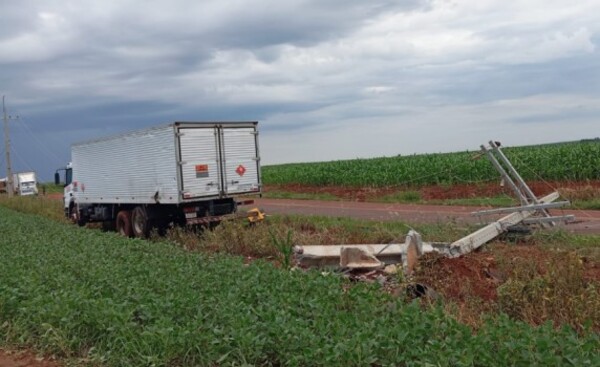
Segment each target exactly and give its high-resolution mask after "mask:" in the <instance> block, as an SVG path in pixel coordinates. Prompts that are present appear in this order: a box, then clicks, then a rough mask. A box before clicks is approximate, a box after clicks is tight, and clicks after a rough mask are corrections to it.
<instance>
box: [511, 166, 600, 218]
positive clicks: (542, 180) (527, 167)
mask: <svg viewBox="0 0 600 367" xmlns="http://www.w3.org/2000/svg"><path fill="white" fill-rule="evenodd" d="M512 159H513V160H514V161H516V162H517V163H519V164H520V165H521V166H523V167H525V169H527V170H528V171H529V172H531V173H532V174H533V175H534V176H535V177H536V178H537V179H539V180H540V181H541V182H542V183H544V184H545V185H546V186H548V187H549V188H551V189H552V190H553V191H556V192H559V190H558V188H556V187H554V186H553V185H552V184H551V183H550V182H548V181H546V180H545V179H544V178H543V177H542V176H541V175H540V174H538V173H537V172H536V171H535V170H534V169H533V168H531V167H529V166H528V165H527V164H525V163H524V162H523V161H521V160H520V159H518V158H512ZM560 195H561V196H563V197H565V198H566V199H568V200H569V201H571V202H572V201H573V200H571V199H570V198H569V197H567V196H566V195H565V194H564V193H560ZM575 210H577V211H578V212H579V213H581V214H583V215H584V216H585V217H586V218H593V217H592V216H591V215H590V214H589V213H586V212H585V210H581V209H579V208H575ZM562 213H564V209H562Z"/></svg>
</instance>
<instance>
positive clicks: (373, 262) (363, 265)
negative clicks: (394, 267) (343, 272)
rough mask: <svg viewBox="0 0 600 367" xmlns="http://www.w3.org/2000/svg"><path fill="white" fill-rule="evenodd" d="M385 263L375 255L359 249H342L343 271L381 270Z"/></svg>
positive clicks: (341, 261)
mask: <svg viewBox="0 0 600 367" xmlns="http://www.w3.org/2000/svg"><path fill="white" fill-rule="evenodd" d="M383 265H384V264H383V263H382V262H381V261H379V260H378V259H377V258H376V257H375V255H373V253H371V252H369V251H367V250H366V249H363V248H359V247H342V248H341V249H340V268H342V269H346V268H347V269H380V268H382V267H383Z"/></svg>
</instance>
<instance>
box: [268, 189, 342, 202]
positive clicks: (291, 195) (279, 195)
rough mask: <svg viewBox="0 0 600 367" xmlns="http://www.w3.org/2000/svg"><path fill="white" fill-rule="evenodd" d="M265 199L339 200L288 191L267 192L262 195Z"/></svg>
mask: <svg viewBox="0 0 600 367" xmlns="http://www.w3.org/2000/svg"><path fill="white" fill-rule="evenodd" d="M263 197H264V198H267V199H294V200H324V201H339V200H341V198H339V197H337V196H335V195H333V194H329V193H305V192H290V191H279V190H277V191H275V190H269V191H267V192H265V193H264V194H263Z"/></svg>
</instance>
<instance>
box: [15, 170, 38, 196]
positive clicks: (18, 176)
mask: <svg viewBox="0 0 600 367" xmlns="http://www.w3.org/2000/svg"><path fill="white" fill-rule="evenodd" d="M13 185H14V188H15V194H17V195H20V196H28V195H37V194H38V188H37V178H36V176H35V172H33V171H28V172H19V173H15V174H13Z"/></svg>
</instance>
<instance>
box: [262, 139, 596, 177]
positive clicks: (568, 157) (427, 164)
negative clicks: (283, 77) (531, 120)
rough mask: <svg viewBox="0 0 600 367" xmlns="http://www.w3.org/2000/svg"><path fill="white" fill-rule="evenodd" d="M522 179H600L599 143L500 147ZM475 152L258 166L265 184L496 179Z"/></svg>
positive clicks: (494, 172)
mask: <svg viewBox="0 0 600 367" xmlns="http://www.w3.org/2000/svg"><path fill="white" fill-rule="evenodd" d="M504 152H505V153H506V155H507V156H508V158H509V159H510V160H511V161H512V162H513V164H514V165H515V167H516V168H517V170H518V171H519V172H520V173H521V175H522V176H523V178H524V179H525V180H539V179H544V180H552V181H584V180H598V179H600V142H599V141H594V140H592V141H586V142H572V143H560V144H548V145H538V146H528V147H515V148H505V149H504ZM477 153H478V152H459V153H447V154H421V155H411V156H402V157H401V156H398V157H386V158H373V159H354V160H342V161H332V162H319V163H296V164H282V165H273V166H265V167H263V180H264V183H265V184H275V185H281V184H304V185H339V186H378V187H380V186H397V185H401V186H417V185H433V184H460V183H472V182H484V181H490V180H497V178H498V177H499V175H498V173H497V172H496V171H495V170H494V168H493V167H492V165H491V164H490V162H489V161H488V160H487V159H486V158H485V157H481V158H480V159H473V156H474V155H476V154H477Z"/></svg>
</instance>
